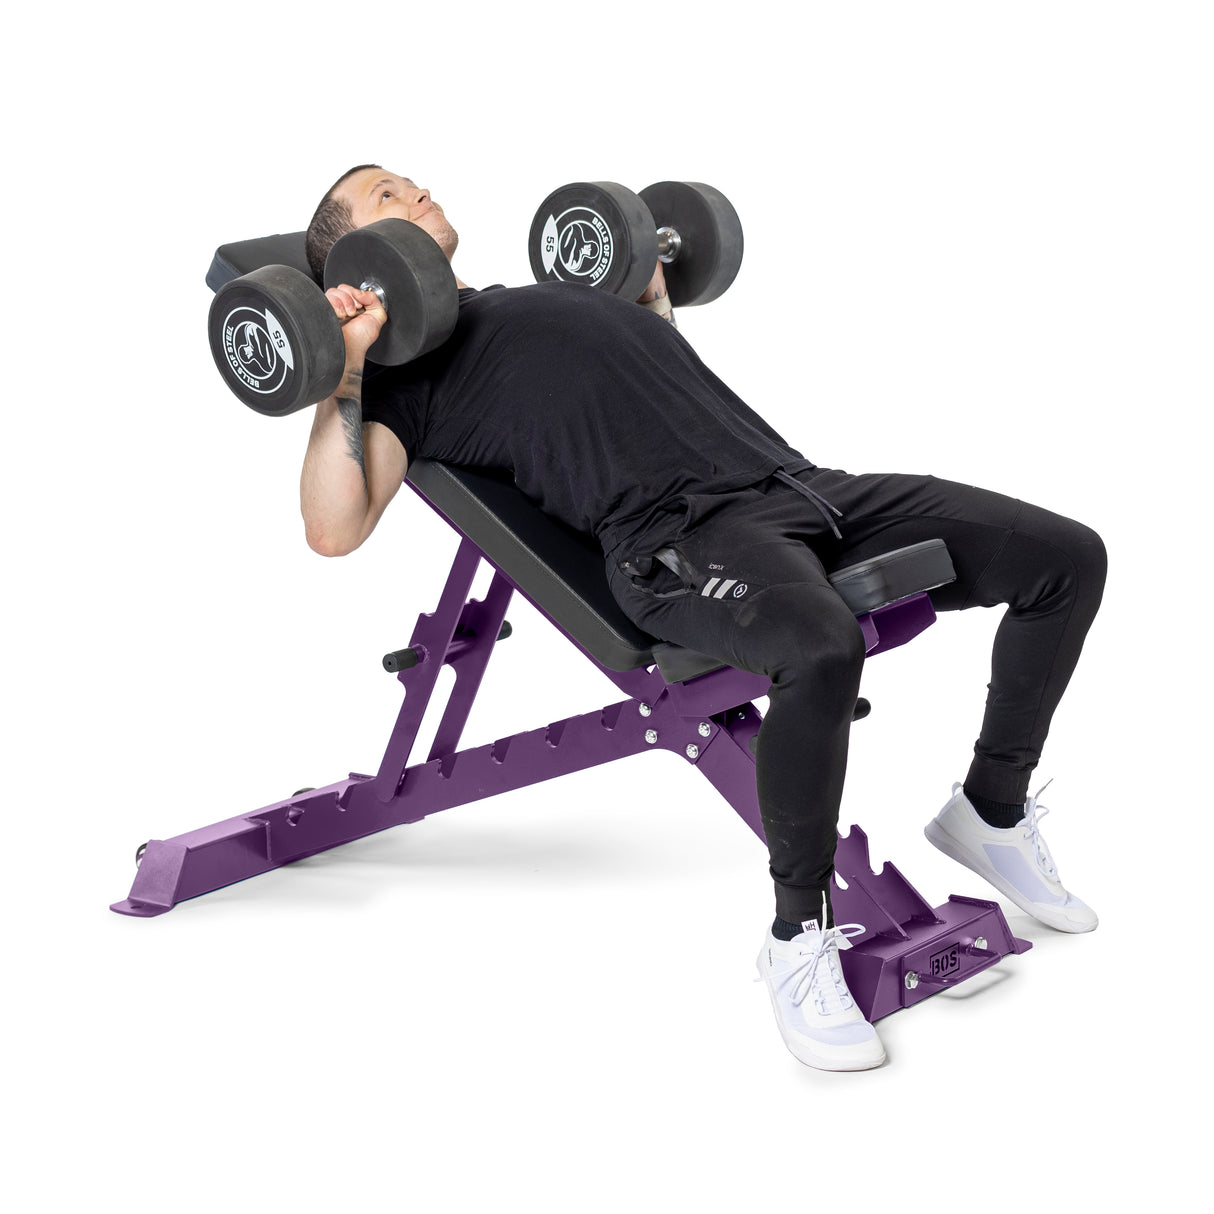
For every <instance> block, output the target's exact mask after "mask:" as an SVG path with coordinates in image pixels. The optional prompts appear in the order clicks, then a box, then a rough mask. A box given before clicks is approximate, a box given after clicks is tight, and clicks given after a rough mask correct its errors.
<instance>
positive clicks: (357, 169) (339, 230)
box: [304, 164, 380, 286]
mask: <svg viewBox="0 0 1214 1214" xmlns="http://www.w3.org/2000/svg"><path fill="white" fill-rule="evenodd" d="M379 167H380V166H379V165H378V164H356V165H355V166H354V167H353V168H352V169H347V170H346V171H345V172H344V173H343V174H342V175H341V176H340V177H339V178H338V179H337V180H336V181H335V182H334V183H333V184H332V185H331V186H330V187H329V188H328V189H327V190H326V191H325V196H324V197H323V198H322V199H321V200H320V206H318V207H317V208H316V213H315V214H314V215H313V216H312V222H311V223H309V224H308V232H307V235H306V236H305V237H304V249H305V251H306V252H307V255H308V265H309V266H310V267H311V269H312V277H313V278H315V279H316V281H317V282H318V283H320V284H321V285H322V286H323V285H324V281H325V259H326V258H327V257H328V256H329V250H330V249H331V248H332V247H333V246H334V245H335V244H336V243H337V242H338V241H339V240H340V239H341V238H342V237H343V236H344V235H345V234H346V233H347V232H352V231H354V216H353V215H352V214H351V213H350V204H349V203H347V202H344V201H343V200H342V199H340V198H337V197H335V195H336V193H337V191H338V189H339V188H340V187H341V185H342V184H343V183H344V182H345V181H346V179H347V178H349V177H353V176H354V174H355V173H361V172H362V171H363V169H378V168H379Z"/></svg>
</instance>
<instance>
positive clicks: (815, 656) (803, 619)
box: [739, 586, 864, 694]
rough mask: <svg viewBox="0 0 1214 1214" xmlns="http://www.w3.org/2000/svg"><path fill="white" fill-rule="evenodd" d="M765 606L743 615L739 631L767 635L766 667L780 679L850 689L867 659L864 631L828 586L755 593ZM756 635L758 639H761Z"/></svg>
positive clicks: (786, 682)
mask: <svg viewBox="0 0 1214 1214" xmlns="http://www.w3.org/2000/svg"><path fill="white" fill-rule="evenodd" d="M760 599H762V600H764V601H763V602H762V603H761V611H759V612H757V613H755V614H753V615H751V616H750V618H746V616H744V617H743V618H740V619H739V633H740V634H742V633H746V632H750V633H752V634H759V635H761V637H762V646H761V647H762V649H763V650H764V652H765V656H764V661H763V666H764V667H765V669H764V670H763V673H765V674H767V675H768V676H769V677H770V678H771V679H772V680H773V682H775V683H776V684H777V685H780V684H783V685H789V684H791V683H793V682H807V683H809V684H811V685H813V686H814V687H817V688H820V689H821V688H838V689H840V690H841V691H844V692H846V693H847V694H851V692H852V691H853V690H854V688H855V687H857V686H858V685H859V681H860V670H861V668H862V667H863V665H864V634H863V632H861V631H860V625H859V622H858V621H857V620H856V617H855V616H854V615H853V614H852V613H851V611H850V610H849V609H848V607H847V605H846V604H845V603H844V602H843V600H842V599H841V598H840V597H839V596H838V594H837V593H836V592H835V591H834V590H833V589H831V588H830V587H828V586H780V587H773V588H771V589H770V590H767V591H764V592H763V593H762V594H761V595H758V596H756V603H755V606H760V603H759V600H760ZM759 635H756V638H755V639H759Z"/></svg>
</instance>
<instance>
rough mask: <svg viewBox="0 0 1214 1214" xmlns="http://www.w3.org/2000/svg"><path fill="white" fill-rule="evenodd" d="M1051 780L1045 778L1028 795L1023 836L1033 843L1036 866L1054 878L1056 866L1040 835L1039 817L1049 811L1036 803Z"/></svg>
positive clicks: (1056, 870)
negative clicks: (1044, 780)
mask: <svg viewBox="0 0 1214 1214" xmlns="http://www.w3.org/2000/svg"><path fill="white" fill-rule="evenodd" d="M1053 782H1054V781H1053V780H1047V781H1046V782H1045V783H1044V784H1043V785H1042V786H1041V787H1040V788H1039V789H1038V790H1037V791H1036V793H1034V795H1033V796H1031V797H1029V799H1028V804H1027V805H1026V806H1025V807H1024V808H1025V813H1024V837H1025V838H1026V839H1028V840H1030V841H1031V843H1032V844H1033V855H1034V857H1035V859H1036V861H1037V867H1038V868H1039V869H1041V871H1042V872H1043V873H1045V875H1046V876H1047V877H1055V878H1056V877H1057V876H1058V866H1057V865H1056V864H1055V863H1054V857H1053V856H1051V855H1050V849H1049V847H1048V846H1047V845H1046V842H1045V840H1044V839H1043V838H1042V837H1041V819H1042V818H1044V817H1045V816H1046V814H1048V813H1049V812H1050V811H1049V810H1048V809H1047V808H1046V807H1045V806H1044V805H1038V804H1037V798H1038V797H1039V796H1041V794H1042V793H1043V792H1045V790H1046V789H1047V788H1049V786H1050V785H1051V784H1053Z"/></svg>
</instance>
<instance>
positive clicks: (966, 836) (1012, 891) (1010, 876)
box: [923, 784, 1099, 932]
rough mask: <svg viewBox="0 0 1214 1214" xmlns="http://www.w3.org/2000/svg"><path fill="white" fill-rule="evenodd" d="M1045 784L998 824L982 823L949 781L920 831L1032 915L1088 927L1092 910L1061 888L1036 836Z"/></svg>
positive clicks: (1071, 928)
mask: <svg viewBox="0 0 1214 1214" xmlns="http://www.w3.org/2000/svg"><path fill="white" fill-rule="evenodd" d="M1048 787H1049V785H1048V784H1047V785H1045V786H1044V787H1043V788H1041V789H1040V790H1039V791H1038V792H1037V796H1034V797H1029V799H1028V802H1027V804H1026V805H1025V807H1024V817H1023V818H1021V819H1020V821H1019V822H1017V823H1016V825H1015V826H1012V827H1010V828H1008V829H1007V830H1000V829H999V828H998V827H995V826H988V825H987V824H986V823H985V822H984V821H983V820H982V819H981V818H980V817H979V816H978V811H977V810H976V809H975V808H974V807H973V806H972V805H971V804H970V802H969V798H968V797H966V795H965V793H964V792H963V791H962V788H961V785H960V784H954V785H953V796H952V799H951V800H950V801H949V802H948V804H947V805H946V806H945V807H944V808H943V809H942V810H941V811H940V812H939V813H938V814H937V815H936V816H935V817H934V818H933V819H932V820H931V821H930V822H929V823H928V824H927V826H926V828H925V829H924V831H923V833H924V834H925V835H926V836H927V838H928V841H929V842H930V843H931V844H932V845H933V846H934V847H938V848H939V849H940V850H941V851H942V852H943V853H944V854H945V855H946V856H951V857H952V858H953V859H954V860H956V861H957V862H958V863H959V864H964V865H965V867H966V868H969V869H972V870H973V871H974V872H976V873H977V874H978V876H980V877H982V878H984V879H985V880H987V881H989V882H990V883H991V884H992V885H993V886H994V887H995V888H996V889H997V890H998V891H999V892H1000V893H1001V894H1003V896H1004V897H1005V898H1010V899H1011V900H1012V901H1013V902H1014V903H1015V904H1016V905H1017V906H1018V907H1020V909H1021V910H1022V911H1027V912H1028V913H1029V914H1030V915H1032V916H1033V918H1034V919H1040V920H1041V922H1042V923H1046V924H1048V925H1049V926H1050V927H1054V928H1057V929H1058V930H1059V931H1060V932H1090V931H1091V930H1092V929H1093V928H1094V927H1095V926H1096V924H1097V923H1098V922H1099V920H1098V919H1097V918H1096V912H1095V911H1093V910H1092V908H1091V907H1090V906H1087V905H1085V904H1084V903H1083V902H1081V901H1080V900H1079V899H1078V898H1076V897H1075V895H1074V894H1069V893H1067V891H1066V890H1065V889H1064V888H1063V886H1062V882H1061V881H1059V879H1058V868H1057V866H1056V865H1055V864H1054V858H1053V856H1051V855H1050V849H1049V848H1048V847H1047V846H1046V845H1045V840H1044V839H1043V838H1042V837H1041V830H1040V826H1039V823H1040V821H1041V819H1042V818H1044V817H1045V815H1046V814H1048V813H1049V812H1050V811H1049V810H1048V809H1046V808H1045V807H1044V806H1041V807H1039V806H1038V805H1037V797H1039V796H1041V794H1042V793H1043V792H1045V789H1046V788H1048Z"/></svg>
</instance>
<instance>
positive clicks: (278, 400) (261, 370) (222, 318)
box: [207, 219, 459, 417]
mask: <svg viewBox="0 0 1214 1214" xmlns="http://www.w3.org/2000/svg"><path fill="white" fill-rule="evenodd" d="M342 283H349V284H350V285H351V286H356V287H359V288H361V289H362V290H366V291H374V292H375V294H376V295H378V296H379V298H380V301H381V302H382V303H383V305H384V310H385V311H386V312H387V313H388V319H387V321H386V322H385V324H384V326H383V328H382V329H380V332H379V337H378V338H376V340H375V343H374V345H372V346H371V348H370V349H369V350H368V351H367V357H368V359H370V360H371V361H372V362H377V363H380V364H381V365H384V366H399V365H401V364H402V363H407V362H410V361H412V360H413V359H415V358H417V357H419V356H420V355H422V354H425V353H426V352H427V351H429V350H433V349H434V348H435V347H436V346H439V345H441V344H442V343H443V342H444V341H446V340H447V338H448V337H449V336H450V335H451V330H452V329H454V328H455V320H456V316H457V315H458V313H459V291H458V289H457V288H456V285H455V275H454V274H453V273H452V272H451V265H450V263H449V262H448V261H447V258H446V257H445V256H444V254H443V251H442V249H440V248H439V246H438V244H437V243H436V242H435V240H434V239H433V238H432V237H431V236H430V235H428V234H427V233H426V232H424V231H423V230H422V229H421V228H419V227H418V226H417V225H416V224H412V223H409V222H407V221H406V220H404V219H381V220H379V221H378V222H376V223H372V224H368V225H367V226H366V227H365V228H356V229H355V230H354V231H353V232H347V233H346V235H345V236H343V237H342V238H341V239H340V240H338V241H337V243H336V244H334V246H333V248H332V250H331V251H330V253H329V256H328V258H327V259H326V261H325V287H326V289H327V288H329V287H335V286H339V285H340V284H342ZM207 327H208V334H209V336H210V340H211V354H212V355H213V356H214V358H215V365H216V366H217V367H218V368H219V371H220V374H221V375H222V376H223V378H224V380H225V381H226V383H227V385H228V387H229V388H231V390H232V391H233V392H234V393H235V394H236V395H237V396H238V397H239V398H240V399H241V400H242V401H243V402H244V403H245V404H246V405H248V406H249V408H250V409H255V410H256V411H257V412H258V413H264V414H266V415H267V416H269V417H285V416H286V415H287V414H288V413H294V412H296V411H297V410H299V409H303V408H304V407H306V406H307V405H313V404H315V403H316V402H317V401H320V400H324V399H325V398H326V397H328V396H332V395H333V393H334V392H335V391H336V390H337V386H338V384H340V383H341V377H342V373H343V371H344V370H345V365H346V347H345V342H344V341H343V340H342V335H341V322H340V321H339V320H338V319H337V313H336V312H334V311H333V305H332V304H330V303H329V301H328V300H327V299H326V298H325V294H324V291H322V290H321V289H320V287H319V286H317V285H316V283H315V282H314V281H313V280H312V278H310V277H309V276H308V275H307V274H304V273H302V272H301V271H299V270H296V269H293V268H292V267H291V266H262V267H261V268H260V269H257V270H254V271H252V272H251V273H249V274H245V275H243V276H242V277H240V278H235V279H233V280H232V281H231V282H229V283H225V284H224V285H223V286H222V287H220V288H219V290H218V291H217V292H216V293H215V298H214V300H213V301H212V303H211V311H210V316H209V318H208V326H207Z"/></svg>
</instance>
